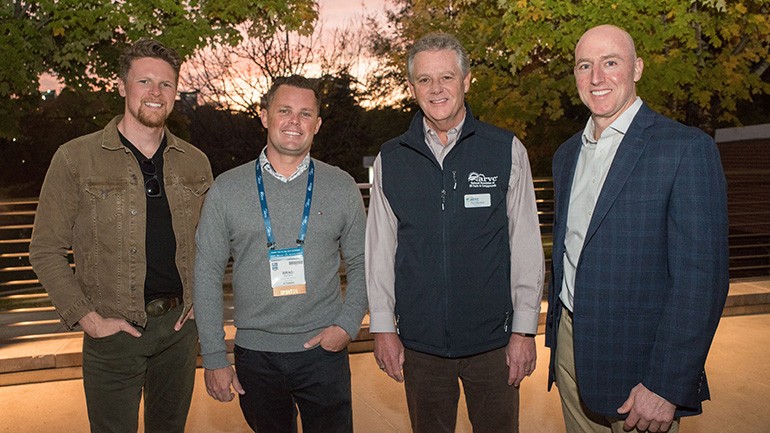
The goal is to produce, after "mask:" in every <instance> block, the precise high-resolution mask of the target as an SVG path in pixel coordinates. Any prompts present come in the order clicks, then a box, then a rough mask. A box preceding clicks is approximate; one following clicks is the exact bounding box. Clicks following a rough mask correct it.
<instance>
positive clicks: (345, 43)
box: [182, 23, 364, 117]
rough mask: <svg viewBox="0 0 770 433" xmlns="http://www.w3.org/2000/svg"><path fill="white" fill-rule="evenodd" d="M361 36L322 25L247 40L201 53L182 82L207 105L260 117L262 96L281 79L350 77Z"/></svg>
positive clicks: (356, 31)
mask: <svg viewBox="0 0 770 433" xmlns="http://www.w3.org/2000/svg"><path fill="white" fill-rule="evenodd" d="M314 24H315V23H314ZM363 35H364V30H363V28H359V29H350V28H347V29H337V30H335V31H334V32H332V33H331V34H328V35H327V34H326V33H325V32H324V28H323V25H318V26H315V29H314V31H313V32H312V33H310V34H306V35H303V34H301V33H299V32H297V31H293V30H290V29H284V30H281V31H278V32H276V33H275V34H273V35H270V36H266V37H250V36H247V37H244V38H243V40H241V41H240V42H239V43H237V44H234V45H218V46H216V47H214V46H210V47H206V48H204V49H201V50H198V51H197V52H196V53H195V54H194V55H193V56H192V57H191V59H190V62H188V64H187V65H185V70H184V72H183V74H182V81H183V83H184V86H185V87H186V88H189V89H194V90H195V91H196V92H198V93H199V95H200V97H201V99H202V100H203V102H205V103H207V104H211V105H214V106H217V107H220V108H221V109H225V110H236V111H242V112H245V113H247V114H248V115H250V116H253V117H259V111H260V105H261V98H262V96H263V95H264V94H265V93H266V92H267V90H268V88H269V87H270V84H271V83H272V82H273V80H275V79H276V78H278V77H283V76H289V75H295V74H296V75H308V76H310V75H314V76H338V77H348V78H352V76H351V75H350V71H351V69H353V68H354V67H355V66H356V65H357V64H358V63H359V62H360V61H361V53H362V51H363V43H362V42H361V38H362V37H363ZM349 82H350V84H351V85H352V86H357V85H358V83H357V82H356V81H355V80H349Z"/></svg>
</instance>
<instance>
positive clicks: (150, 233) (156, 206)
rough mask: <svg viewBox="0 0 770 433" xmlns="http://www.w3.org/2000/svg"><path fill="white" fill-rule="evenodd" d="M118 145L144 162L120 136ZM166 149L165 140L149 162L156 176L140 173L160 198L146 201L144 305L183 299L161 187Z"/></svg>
mask: <svg viewBox="0 0 770 433" xmlns="http://www.w3.org/2000/svg"><path fill="white" fill-rule="evenodd" d="M118 134H119V135H120V141H121V142H122V143H123V145H124V146H126V147H127V148H129V149H130V150H131V152H132V153H133V154H134V156H135V157H136V160H137V161H138V162H139V164H140V167H141V166H142V161H143V160H147V159H148V158H147V157H145V156H144V155H143V154H142V152H140V151H139V149H137V148H136V147H135V146H134V145H133V144H131V142H130V141H128V139H127V138H126V137H124V136H123V134H120V132H118ZM165 149H166V137H165V136H164V137H163V141H161V143H160V147H159V148H158V150H157V151H156V152H155V155H153V156H152V158H149V159H151V160H152V162H153V164H154V165H155V175H152V174H148V173H147V172H151V171H152V170H142V174H143V176H144V182H145V183H146V182H148V181H151V179H152V178H153V177H156V178H157V180H158V185H159V187H160V190H159V191H160V194H159V196H158V197H150V196H149V195H147V194H145V197H146V198H147V229H146V235H145V242H146V244H145V245H146V246H145V248H146V252H145V253H146V258H147V277H146V278H145V280H144V301H145V303H147V302H149V301H152V300H153V299H158V298H173V297H175V296H182V279H181V278H180V277H179V270H178V269H177V267H176V260H175V257H176V237H175V236H174V228H173V226H172V225H171V209H170V208H169V206H168V198H167V197H166V191H165V188H164V185H163V151H164V150H165Z"/></svg>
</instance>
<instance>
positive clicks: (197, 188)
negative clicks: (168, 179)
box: [179, 178, 211, 197]
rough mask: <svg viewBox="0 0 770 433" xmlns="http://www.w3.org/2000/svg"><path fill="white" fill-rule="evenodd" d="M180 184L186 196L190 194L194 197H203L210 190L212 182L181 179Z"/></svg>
mask: <svg viewBox="0 0 770 433" xmlns="http://www.w3.org/2000/svg"><path fill="white" fill-rule="evenodd" d="M179 183H180V184H181V185H182V189H183V190H184V192H185V194H190V195H192V196H194V197H201V196H203V194H206V191H208V190H209V187H210V186H211V182H209V181H208V179H203V180H201V179H194V180H193V179H184V178H182V179H179Z"/></svg>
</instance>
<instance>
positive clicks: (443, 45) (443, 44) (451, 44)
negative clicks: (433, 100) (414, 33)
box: [406, 32, 471, 82]
mask: <svg viewBox="0 0 770 433" xmlns="http://www.w3.org/2000/svg"><path fill="white" fill-rule="evenodd" d="M440 50H451V51H454V52H455V53H456V54H457V61H458V63H459V65H458V66H460V71H462V73H463V77H464V76H466V75H468V73H469V72H470V70H471V62H470V60H469V59H468V52H467V51H465V47H463V45H462V44H461V43H460V41H458V40H457V38H456V37H454V36H452V35H450V34H448V33H440V32H437V33H428V34H427V35H425V36H423V37H421V38H420V39H418V40H417V42H415V43H414V44H413V45H412V46H411V47H410V48H409V54H408V56H407V61H406V67H407V71H408V73H409V82H413V81H414V80H413V79H414V76H413V73H414V57H415V56H416V55H417V54H419V53H421V52H423V51H440Z"/></svg>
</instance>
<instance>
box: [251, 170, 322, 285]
mask: <svg viewBox="0 0 770 433" xmlns="http://www.w3.org/2000/svg"><path fill="white" fill-rule="evenodd" d="M256 166H257V167H256V176H257V189H258V190H259V204H260V206H261V207H262V218H263V219H264V221H265V233H266V234H267V249H268V259H269V261H270V284H271V286H272V288H273V296H276V297H277V296H292V295H304V294H305V293H307V284H306V282H305V251H304V247H303V246H304V244H305V236H306V235H307V223H308V219H310V203H311V201H312V199H313V182H314V178H315V166H314V165H313V160H310V167H309V168H308V175H307V189H306V193H305V205H304V209H303V211H302V224H301V225H300V229H299V237H298V238H297V246H296V247H295V248H283V249H276V248H275V239H274V238H273V226H272V224H271V223H270V212H269V211H268V210H267V198H266V197H265V185H264V183H263V179H262V167H261V164H260V163H259V160H257V163H256Z"/></svg>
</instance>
